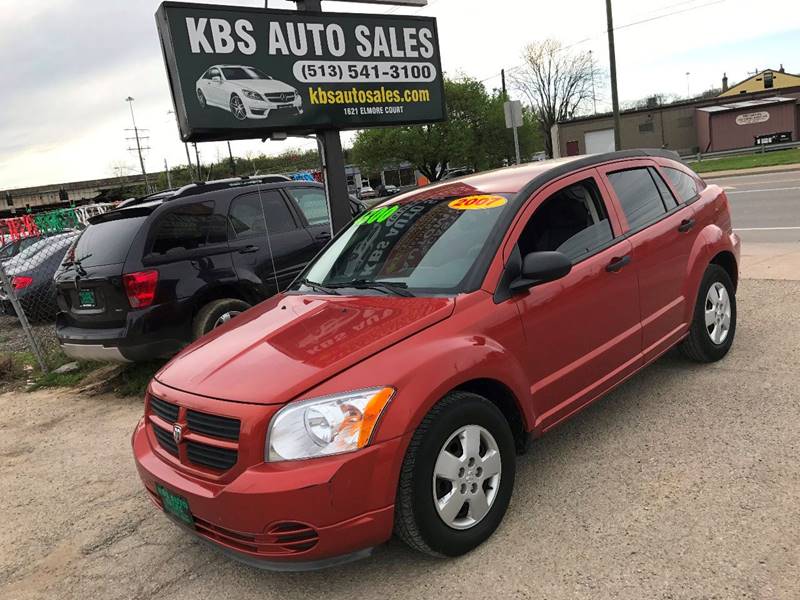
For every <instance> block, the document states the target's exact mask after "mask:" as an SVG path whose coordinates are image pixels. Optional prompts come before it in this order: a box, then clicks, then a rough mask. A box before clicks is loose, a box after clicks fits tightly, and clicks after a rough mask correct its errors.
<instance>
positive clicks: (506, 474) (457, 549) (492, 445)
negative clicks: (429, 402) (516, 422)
mask: <svg viewBox="0 0 800 600" xmlns="http://www.w3.org/2000/svg"><path fill="white" fill-rule="evenodd" d="M515 472H516V452H515V446H514V436H513V435H512V433H511V428H510V427H509V425H508V421H507V420H506V418H505V417H504V416H503V413H501V412H500V410H499V409H498V408H497V407H496V406H495V405H494V404H492V403H491V402H489V401H488V400H487V399H486V398H483V397H482V396H479V395H477V394H472V393H469V392H458V391H457V392H451V393H449V394H448V395H447V396H445V397H444V398H443V399H442V400H440V401H439V402H438V403H437V404H436V405H435V406H434V407H433V408H432V409H431V410H430V412H429V413H428V414H427V415H426V416H425V418H424V419H423V421H422V423H421V424H420V426H419V427H418V428H417V430H416V431H415V432H414V436H413V437H412V439H411V443H410V444H409V446H408V450H407V451H406V456H405V459H404V461H403V467H402V469H401V472H400V482H399V485H398V490H397V500H396V503H395V533H396V534H397V535H398V537H399V538H400V539H402V540H403V541H404V542H405V543H406V544H408V545H409V546H410V547H411V548H414V549H415V550H419V551H420V552H424V553H426V554H430V555H432V556H459V555H461V554H465V553H467V552H469V551H470V550H472V549H473V548H475V547H477V546H478V545H480V544H481V543H483V542H484V541H485V540H486V539H488V538H489V537H490V536H491V535H492V533H494V530H495V529H497V526H498V525H499V524H500V522H501V521H502V520H503V516H504V515H505V513H506V509H507V508H508V503H509V501H510V499H511V492H512V491H513V489H514V476H515Z"/></svg>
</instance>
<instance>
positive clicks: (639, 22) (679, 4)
mask: <svg viewBox="0 0 800 600" xmlns="http://www.w3.org/2000/svg"><path fill="white" fill-rule="evenodd" d="M697 1H698V0H684V1H683V2H677V3H675V4H670V5H666V6H662V7H661V8H660V9H656V11H658V10H665V9H669V8H675V7H676V6H682V5H684V4H688V3H689V2H697ZM726 1H727V0H713V1H712V2H706V3H705V4H700V5H696V6H690V7H687V8H683V9H681V10H676V11H673V12H669V13H665V14H663V15H658V16H655V17H648V18H646V19H641V20H639V21H632V22H630V23H625V24H624V25H619V26H617V27H614V31H619V30H620V29H627V28H628V27H633V26H635V25H641V24H643V23H650V22H652V21H658V20H659V19H665V18H667V17H671V16H674V15H678V14H681V13H685V12H690V11H693V10H699V9H701V8H705V7H707V6H713V5H715V4H722V3H723V2H726ZM656 11H653V12H656ZM606 33H607V31H605V30H604V31H602V32H600V33H597V34H595V35H591V36H589V37H586V38H583V39H581V40H578V41H577V42H572V43H571V44H567V45H566V46H561V48H559V49H558V50H557V51H558V52H563V51H565V50H569V49H570V48H574V47H575V46H579V45H580V44H585V43H586V42H589V41H591V40H594V39H597V38H598V37H600V36H602V35H605V34H606ZM523 67H525V63H520V64H518V65H515V66H513V67H509V68H507V69H506V74H508V73H510V72H511V71H517V70H519V69H522V68H523ZM498 77H500V73H495V74H493V75H490V76H489V77H486V78H484V79H479V80H478V81H479V82H480V83H484V82H486V81H490V80H492V79H496V78H498Z"/></svg>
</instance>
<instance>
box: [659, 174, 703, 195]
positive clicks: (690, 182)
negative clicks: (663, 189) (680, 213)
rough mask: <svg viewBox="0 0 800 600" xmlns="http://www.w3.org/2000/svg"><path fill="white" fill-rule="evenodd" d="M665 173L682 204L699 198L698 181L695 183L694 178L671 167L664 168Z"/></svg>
mask: <svg viewBox="0 0 800 600" xmlns="http://www.w3.org/2000/svg"><path fill="white" fill-rule="evenodd" d="M664 173H665V174H666V176H667V178H669V181H670V183H671V184H672V187H673V188H674V189H675V193H677V194H678V198H680V201H681V202H688V201H690V200H692V199H693V198H694V197H695V196H697V194H698V191H697V181H695V179H694V177H690V176H689V175H687V174H686V173H684V172H683V171H680V170H678V169H673V168H671V167H664Z"/></svg>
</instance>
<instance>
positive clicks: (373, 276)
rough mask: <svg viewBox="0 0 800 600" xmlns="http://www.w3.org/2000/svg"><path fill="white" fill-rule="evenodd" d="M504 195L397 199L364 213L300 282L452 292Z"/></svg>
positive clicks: (499, 211)
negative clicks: (387, 286)
mask: <svg viewBox="0 0 800 600" xmlns="http://www.w3.org/2000/svg"><path fill="white" fill-rule="evenodd" d="M509 204H510V203H509V202H508V198H507V197H505V196H499V195H493V196H486V195H481V196H467V197H456V198H453V197H449V198H444V199H442V198H428V199H423V200H418V201H415V200H414V199H413V198H412V199H411V200H409V201H401V202H399V203H394V204H390V205H384V206H381V207H378V208H374V209H372V210H369V211H367V212H365V213H363V214H362V215H361V216H360V217H358V218H357V219H356V220H355V221H353V223H352V224H351V225H350V227H348V228H347V229H346V230H345V231H344V232H343V233H342V234H341V235H340V236H339V237H338V238H336V240H335V241H334V242H333V243H332V244H331V245H330V246H329V247H328V248H327V249H326V250H325V251H324V252H323V253H322V254H321V255H320V256H319V257H318V258H317V259H316V260H315V261H314V263H313V264H312V265H311V266H310V267H309V268H308V270H307V271H306V273H305V276H304V278H303V279H304V280H306V281H308V282H311V283H315V284H318V285H321V286H326V287H329V288H330V287H346V286H347V284H348V283H352V284H357V286H358V287H362V286H364V285H365V284H368V283H370V282H376V281H377V282H381V283H389V284H395V285H396V286H402V287H403V288H407V289H408V290H410V291H413V290H418V291H429V292H432V293H456V292H459V291H461V286H462V284H463V282H464V280H465V279H466V277H467V275H468V274H469V273H470V269H471V268H472V266H473V265H474V264H475V263H476V260H477V258H478V255H479V254H480V252H481V250H482V249H483V248H484V246H485V245H486V241H487V239H488V237H489V235H490V233H491V232H492V230H493V228H494V227H495V226H496V225H497V223H498V220H499V218H500V216H501V215H502V214H503V213H504V212H505V211H507V210H511V209H510V207H509Z"/></svg>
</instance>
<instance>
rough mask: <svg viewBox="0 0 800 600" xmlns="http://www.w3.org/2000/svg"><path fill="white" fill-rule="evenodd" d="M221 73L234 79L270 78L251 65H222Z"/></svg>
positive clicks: (227, 77) (226, 77)
mask: <svg viewBox="0 0 800 600" xmlns="http://www.w3.org/2000/svg"><path fill="white" fill-rule="evenodd" d="M222 74H223V75H225V79H228V80H234V81H235V80H237V79H272V77H270V76H269V75H267V74H266V73H264V72H262V71H259V70H258V69H254V68H253V67H222Z"/></svg>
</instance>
